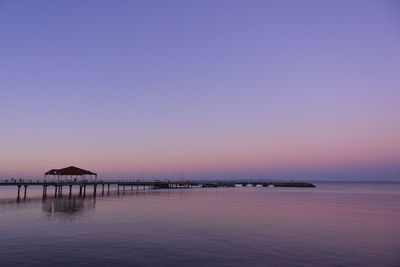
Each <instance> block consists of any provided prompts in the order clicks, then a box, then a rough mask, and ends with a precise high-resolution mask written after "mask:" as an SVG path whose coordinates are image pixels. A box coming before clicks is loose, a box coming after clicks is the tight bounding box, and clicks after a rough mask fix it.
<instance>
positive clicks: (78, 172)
mask: <svg viewBox="0 0 400 267" xmlns="http://www.w3.org/2000/svg"><path fill="white" fill-rule="evenodd" d="M44 176H45V178H46V179H47V176H52V177H57V179H60V178H61V179H62V178H64V177H65V178H66V179H68V178H69V177H70V178H71V180H72V179H77V178H78V177H80V178H81V180H84V179H85V178H86V176H89V178H90V179H92V178H93V177H94V179H95V180H97V173H94V172H91V171H88V170H84V169H81V168H78V167H75V166H70V167H67V168H63V169H51V170H49V171H48V172H46V173H45V174H44Z"/></svg>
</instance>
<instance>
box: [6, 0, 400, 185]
mask: <svg viewBox="0 0 400 267" xmlns="http://www.w3.org/2000/svg"><path fill="white" fill-rule="evenodd" d="M70 165H75V166H78V167H81V168H85V169H89V170H92V171H95V172H97V173H99V175H100V177H101V178H124V179H128V178H136V177H153V176H154V177H167V178H174V177H182V176H183V175H184V177H185V178H188V179H190V178H209V179H216V178H234V179H245V178H252V179H253V178H265V179H281V180H285V179H290V180H348V181H350V180H377V181H386V180H396V181H400V2H399V1H390V0H385V1H378V0H376V1H367V0H362V1H354V0H350V1H307V0H306V1H285V0H284V1H257V0H252V1H234V0H232V1H222V0H217V1H207V0H205V1H183V0H182V1H173V0H171V1H152V0H150V1H147V0H146V1H139V0H138V1H123V0H122V1H90V0H88V1H11V0H10V1H5V0H0V179H1V178H10V177H23V178H41V177H43V174H44V172H45V171H47V170H49V169H52V168H62V167H67V166H70Z"/></svg>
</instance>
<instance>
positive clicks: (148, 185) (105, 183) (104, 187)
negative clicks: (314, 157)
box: [0, 179, 315, 198]
mask: <svg viewBox="0 0 400 267" xmlns="http://www.w3.org/2000/svg"><path fill="white" fill-rule="evenodd" d="M4 186H14V187H16V189H17V198H20V197H23V198H26V195H27V190H28V187H29V186H41V187H43V197H44V198H45V197H47V196H48V195H49V194H51V192H53V195H54V196H55V197H57V196H62V195H63V193H67V194H68V195H69V196H71V195H72V193H73V187H75V188H78V190H79V191H78V194H79V196H86V189H87V187H91V188H93V196H96V194H97V193H98V191H99V190H101V194H104V193H109V192H110V188H111V187H112V186H113V187H114V188H115V190H117V191H121V190H122V191H125V190H127V189H128V190H129V189H130V190H139V189H179V188H180V189H184V188H194V187H200V188H208V187H237V186H242V187H243V186H250V187H255V186H261V187H315V186H314V185H313V184H311V183H297V182H248V181H235V182H215V181H214V182H209V181H203V182H202V181H190V180H186V181H169V180H167V181H161V180H153V181H140V180H96V181H90V180H81V181H76V180H47V179H45V180H39V179H38V180H33V179H32V180H23V179H19V180H15V179H12V180H9V179H7V180H0V187H4ZM50 188H52V189H53V190H51V189H50Z"/></svg>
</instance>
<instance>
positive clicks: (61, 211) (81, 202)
mask: <svg viewBox="0 0 400 267" xmlns="http://www.w3.org/2000/svg"><path fill="white" fill-rule="evenodd" d="M95 207H96V198H89V199H85V198H81V197H72V198H53V199H44V200H43V205H42V211H43V212H44V213H45V214H46V215H47V216H49V217H53V216H59V217H70V218H74V217H78V216H81V215H83V213H85V212H87V211H90V210H94V209H95Z"/></svg>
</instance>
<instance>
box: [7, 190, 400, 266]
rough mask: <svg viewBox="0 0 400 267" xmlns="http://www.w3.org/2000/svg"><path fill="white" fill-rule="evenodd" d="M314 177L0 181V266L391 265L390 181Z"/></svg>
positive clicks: (394, 237) (397, 209) (399, 230)
mask: <svg viewBox="0 0 400 267" xmlns="http://www.w3.org/2000/svg"><path fill="white" fill-rule="evenodd" d="M314 184H315V185H316V187H315V188H278V187H275V188H269V187H235V188H189V189H187V188H186V189H157V190H155V189H153V190H148V189H146V190H144V189H139V190H137V189H136V188H133V190H131V188H130V187H129V188H127V189H126V191H120V192H119V193H118V192H117V191H115V188H112V189H113V190H111V192H110V193H109V194H108V193H107V192H106V193H104V194H102V193H101V192H100V193H99V191H98V193H97V196H96V197H93V196H92V195H91V192H88V193H87V194H86V196H85V197H79V196H78V195H77V192H75V191H77V190H78V189H77V188H75V189H74V194H73V195H72V196H71V197H69V196H68V195H65V196H63V197H58V198H55V197H54V196H52V194H51V193H48V197H47V198H45V199H43V198H42V188H41V187H37V188H34V187H28V193H27V197H26V199H19V200H17V199H16V191H17V189H16V187H14V186H13V187H7V188H0V266H2V267H3V266H379V267H381V266H400V184H399V183H314ZM51 190H52V189H51V188H50V187H49V191H51Z"/></svg>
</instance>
